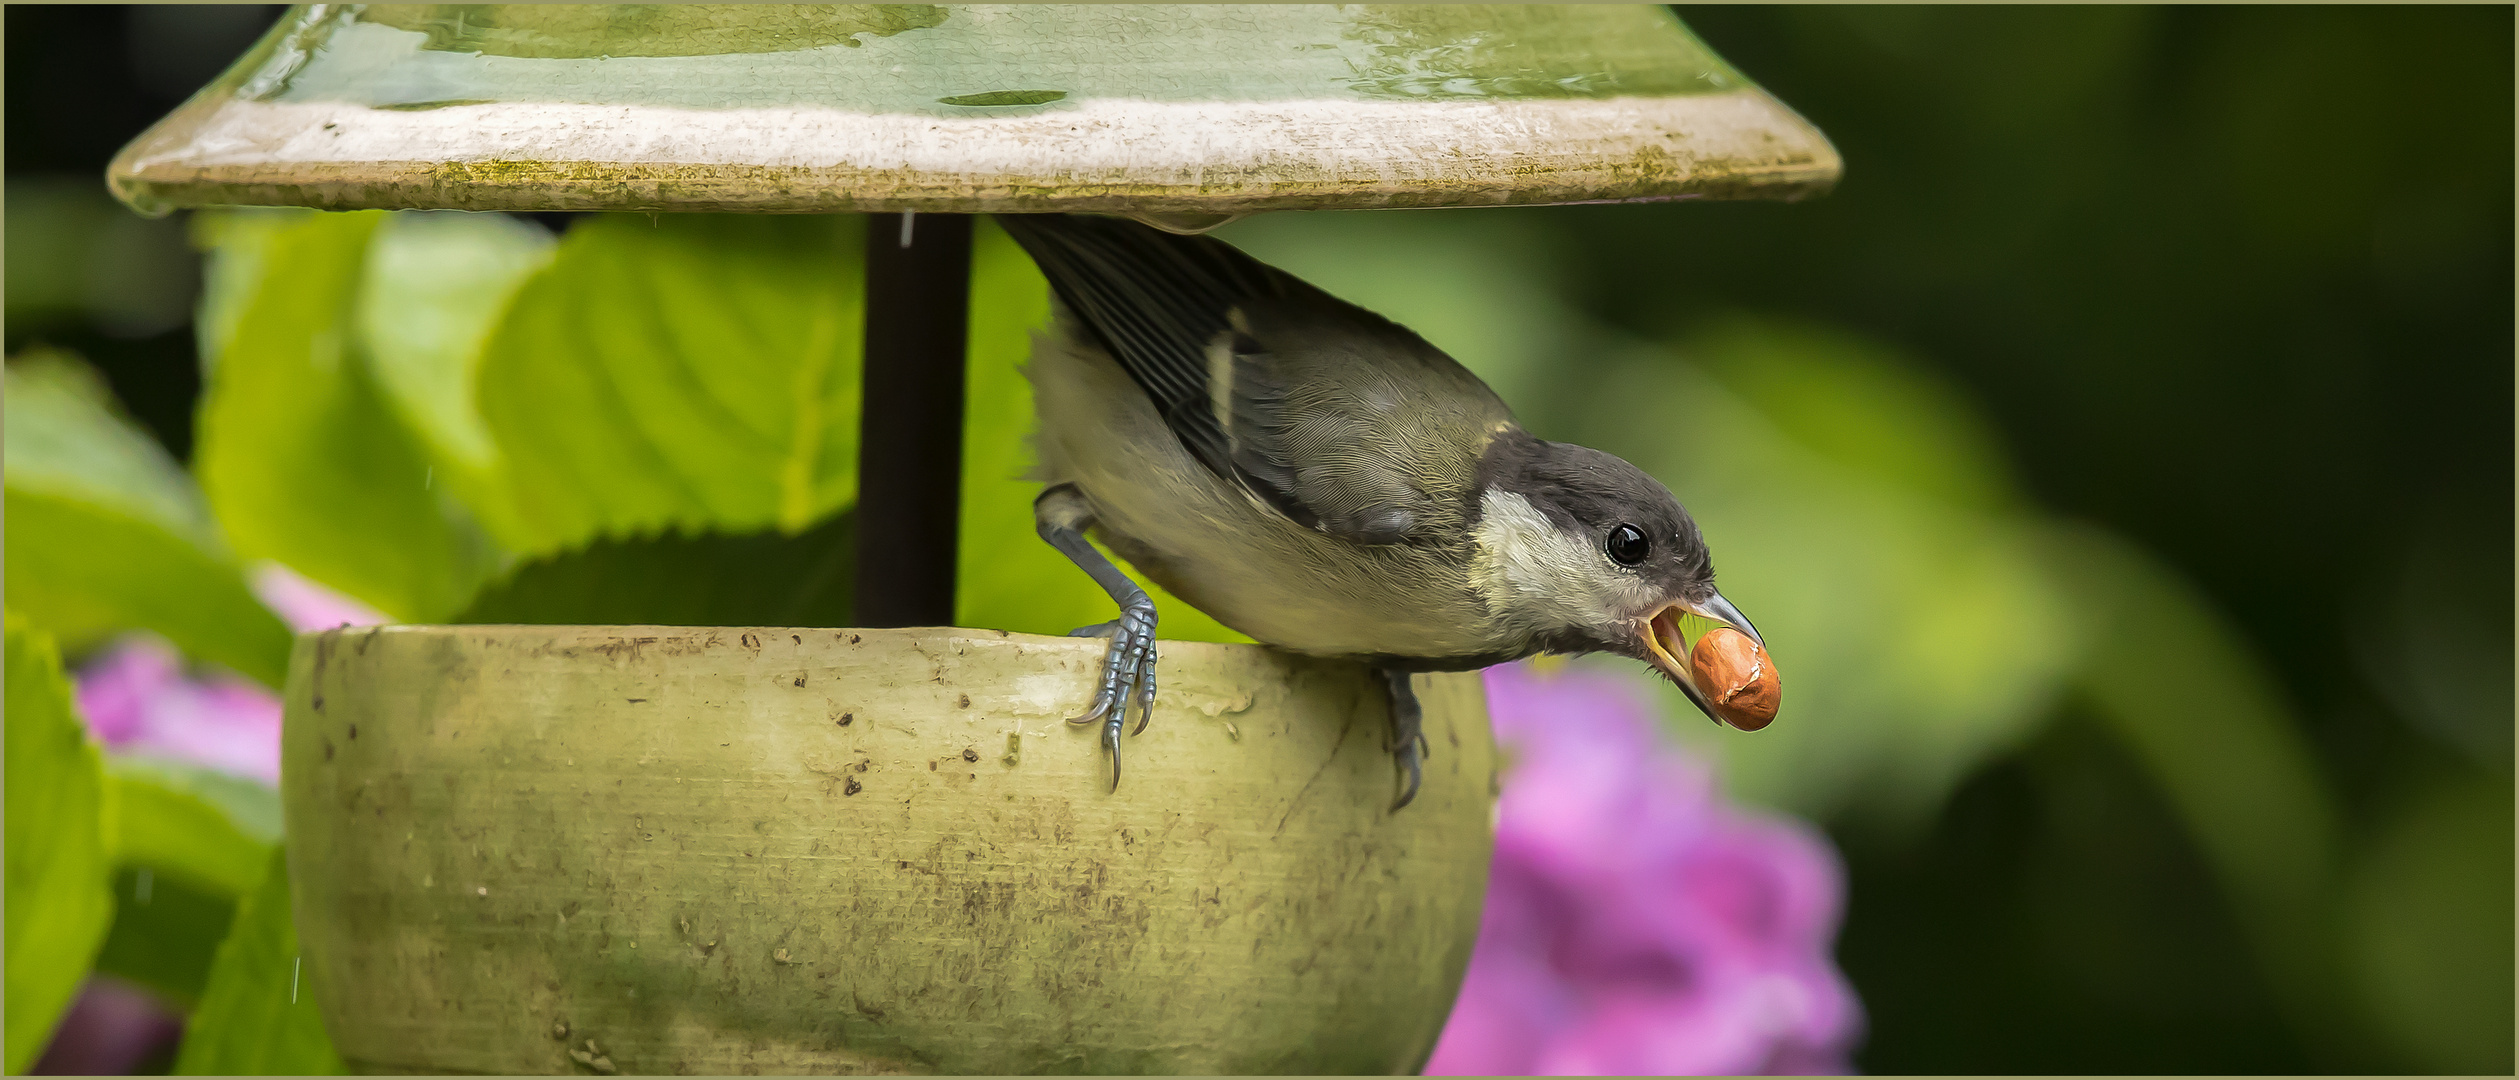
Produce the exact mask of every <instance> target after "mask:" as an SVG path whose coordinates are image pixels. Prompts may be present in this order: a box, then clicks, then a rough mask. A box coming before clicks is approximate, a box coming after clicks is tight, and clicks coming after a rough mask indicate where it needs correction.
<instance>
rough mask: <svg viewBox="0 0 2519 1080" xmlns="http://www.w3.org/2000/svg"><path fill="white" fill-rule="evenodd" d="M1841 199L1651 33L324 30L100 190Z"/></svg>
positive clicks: (936, 20) (262, 68) (1750, 100)
mask: <svg viewBox="0 0 2519 1080" xmlns="http://www.w3.org/2000/svg"><path fill="white" fill-rule="evenodd" d="M1838 168H1839V166H1838V159H1837V156H1836V153H1835V151H1834V149H1833V148H1831V147H1830V146H1829V145H1828V143H1827V140H1826V139H1825V138H1824V137H1822V136H1821V135H1820V134H1819V132H1818V131H1816V130H1815V129H1813V128H1811V127H1810V125H1809V124H1807V123H1805V122H1804V121H1803V120H1802V119H1801V118H1800V117H1798V116H1795V115H1794V114H1793V113H1792V112H1791V111H1790V110H1788V109H1786V108H1784V107H1783V105H1781V104H1780V103H1778V102H1777V101H1775V99H1773V98H1772V97H1769V96H1768V95H1767V94H1766V93H1765V92H1763V91H1761V90H1759V89H1758V88H1757V87H1756V86H1755V85H1753V84H1751V83H1750V82H1749V81H1748V80H1746V79H1744V78H1742V77H1741V75H1740V74H1739V73H1738V72H1735V71H1733V70H1732V69H1731V68H1730V67H1729V66H1727V65H1725V64H1724V63H1723V61H1722V60H1721V59H1720V58H1718V57H1716V56H1715V55H1714V54H1713V52H1712V51H1710V50H1708V49H1707V48H1706V47H1705V46H1704V45H1703V44H1702V43H1700V42H1699V41H1697V39H1696V38H1695V37H1694V36H1693V35H1691V34H1690V33H1689V32H1688V30H1687V28H1685V27H1684V26H1682V25H1680V23H1679V21H1678V20H1677V19H1676V18H1674V17H1672V16H1671V15H1670V13H1669V12H1668V10H1667V9H1664V8H1660V7H1654V6H1619V5H1567V6H1507V5H1427V6H1371V5H1350V6H1335V7H1334V6H1326V5H1305V6H1298V5H1245V6H1234V5H1002V6H1001V5H968V6H963V5H956V6H931V5H915V4H901V5H825V6H811V7H803V6H786V5H654V6H646V5H534V4H519V5H496V4H484V5H390V4H380V5H324V4H317V5H310V6H303V7H298V8H294V9H291V11H290V12H289V14H288V15H287V16H286V17H284V18H283V19H282V20H281V22H280V24H279V25H278V26H276V27H274V28H273V30H272V32H271V33H270V34H269V35H267V36H266V37H265V38H264V40H263V41H262V42H261V43H260V44H258V45H257V46H256V47H255V48H254V49H253V51H252V52H250V53H248V54H247V55H246V56H245V57H244V58H243V59H242V60H240V61H239V62H238V63H237V64H236V65H235V67H233V68H232V69H230V70H229V71H228V73H227V74H226V75H224V76H222V77H221V78H220V79H219V80H218V81H217V82H215V83H213V84H212V85H211V86H210V87H208V88H207V89H205V90H203V91H202V92H201V93H200V94H199V95H196V96H195V97H194V99H193V100H192V101H190V102H188V103H186V104H185V105H184V106H183V107H182V108H180V109H178V110H177V111H176V112H175V113H174V114H172V115H170V116H168V117H167V118H166V119H165V120H163V121H160V122H159V123H158V125H157V126H156V127H154V128H152V129H150V130H149V131H148V132H147V133H145V134H143V135H142V136H141V137H140V138H139V139H137V140H135V141H134V142H133V143H132V144H131V145H130V146H129V147H126V148H125V149H124V151H123V152H122V154H121V155H120V156H118V157H117V158H116V160H115V161H114V163H113V165H112V167H111V180H112V182H113V184H114V187H115V190H116V192H117V193H118V194H120V195H121V196H122V197H123V198H124V199H125V200H126V201H129V202H131V203H132V204H133V205H135V206H139V207H141V208H143V209H152V210H154V209H163V208H166V207H171V206H191V205H209V204H223V203H224V204H285V205H309V206H324V207H333V208H351V207H454V208H462V209H607V210H617V209H650V210H697V209H743V210H765V211H814V210H888V209H919V210H939V211H998V210H1053V209H1056V210H1118V211H1136V212H1147V213H1188V214H1231V213H1241V212H1247V211H1251V210H1261V209H1320V208H1332V207H1377V206H1451V205H1474V204H1496V203H1546V202H1578V201H1597V200H1630V199H1666V198H1681V197H1689V196H1711V197H1794V196H1799V195H1803V194H1808V193H1810V192H1813V191H1815V190H1819V189H1823V188H1825V187H1826V186H1827V185H1828V184H1829V183H1831V182H1833V181H1834V179H1835V178H1836V175H1837V172H1838Z"/></svg>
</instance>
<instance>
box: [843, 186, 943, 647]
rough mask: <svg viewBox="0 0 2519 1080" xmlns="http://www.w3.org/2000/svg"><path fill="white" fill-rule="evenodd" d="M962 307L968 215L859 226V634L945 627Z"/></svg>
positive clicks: (878, 219)
mask: <svg viewBox="0 0 2519 1080" xmlns="http://www.w3.org/2000/svg"><path fill="white" fill-rule="evenodd" d="M970 301H971V219H970V217H969V216H967V215H963V214H915V215H913V214H873V215H869V216H868V217H867V219H866V380H865V395H864V403H863V405H862V406H861V408H862V414H863V417H864V418H863V420H862V421H861V422H860V423H859V425H858V440H859V441H858V451H857V520H856V533H857V592H856V609H857V617H856V623H857V625H859V626H950V625H952V624H953V572H954V541H955V536H956V534H957V532H958V531H959V528H958V527H959V525H960V516H961V507H962V369H963V363H964V359H963V357H964V351H963V344H964V338H965V334H966V327H967V323H968V319H967V316H968V314H969V311H970Z"/></svg>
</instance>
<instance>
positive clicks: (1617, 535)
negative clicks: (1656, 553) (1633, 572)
mask: <svg viewBox="0 0 2519 1080" xmlns="http://www.w3.org/2000/svg"><path fill="white" fill-rule="evenodd" d="M1601 546H1602V547H1603V548H1605V549H1607V550H1608V551H1609V557H1610V558H1612V559H1616V560H1617V561H1618V565H1620V566H1634V565H1635V564H1637V563H1640V562H1643V561H1644V557H1645V556H1647V555H1651V554H1653V541H1651V540H1647V539H1645V537H1644V530H1642V529H1639V528H1636V527H1635V526H1633V525H1620V526H1618V527H1617V528H1615V529H1611V530H1610V531H1609V539H1608V540H1607V541H1606V542H1604V543H1603V544H1602V545H1601Z"/></svg>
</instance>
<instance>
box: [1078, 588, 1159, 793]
mask: <svg viewBox="0 0 2519 1080" xmlns="http://www.w3.org/2000/svg"><path fill="white" fill-rule="evenodd" d="M1068 636H1070V637H1107V638H1110V639H1111V648H1110V651H1108V652H1106V653H1104V654H1103V656H1102V684H1101V687H1100V689H1098V690H1096V691H1095V692H1094V695H1093V707H1092V708H1090V709H1087V710H1085V712H1084V715H1082V716H1076V717H1071V718H1069V719H1068V721H1067V722H1068V723H1070V724H1090V723H1093V722H1095V721H1100V722H1101V723H1102V745H1103V747H1104V748H1105V749H1108V750H1109V751H1110V752H1111V790H1113V791H1118V790H1119V788H1120V729H1121V728H1123V727H1125V726H1127V723H1128V709H1129V705H1130V704H1131V703H1134V704H1135V705H1136V706H1137V729H1136V731H1132V732H1130V734H1132V735H1133V734H1138V733H1141V732H1144V731H1145V730H1146V722H1147V721H1148V720H1152V719H1154V713H1155V609H1154V605H1153V604H1152V603H1146V604H1143V605H1142V606H1137V605H1132V606H1131V607H1130V608H1129V609H1128V610H1127V611H1125V612H1123V613H1122V614H1121V615H1120V617H1119V618H1117V619H1113V620H1111V621H1110V622H1107V623H1098V624H1095V625H1093V626H1086V627H1079V628H1077V630H1076V631H1075V632H1074V633H1072V634H1070V635H1068Z"/></svg>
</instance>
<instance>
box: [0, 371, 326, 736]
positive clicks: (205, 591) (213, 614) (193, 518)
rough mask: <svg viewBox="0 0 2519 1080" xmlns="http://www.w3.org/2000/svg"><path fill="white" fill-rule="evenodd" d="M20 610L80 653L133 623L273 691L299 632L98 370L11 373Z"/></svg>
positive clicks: (11, 500) (12, 574)
mask: <svg viewBox="0 0 2519 1080" xmlns="http://www.w3.org/2000/svg"><path fill="white" fill-rule="evenodd" d="M7 442H8V447H7V455H8V456H7V466H6V469H7V478H8V480H7V489H8V494H7V499H8V502H7V512H8V524H7V533H8V537H7V539H8V543H7V548H8V552H7V564H8V591H9V605H10V607H12V608H13V609H15V610H17V611H18V612H19V613H20V614H22V615H24V616H25V617H26V618H27V620H28V621H29V622H30V623H32V624H34V625H37V626H40V627H43V628H44V629H45V630H47V631H49V632H50V633H52V634H53V635H55V637H56V639H57V640H58V641H59V642H60V643H61V644H62V645H63V646H65V647H67V648H69V649H71V650H74V651H77V650H84V649H86V648H88V647H90V646H93V645H95V644H97V643H98V642H100V641H102V640H103V639H104V638H106V637H108V636H110V635H112V634H115V633H117V632H120V631H123V630H128V629H131V628H134V627H140V628H146V629H149V630H154V631H156V632H158V633H159V634H162V635H164V636H165V637H166V638H167V639H168V640H170V641H173V642H174V643H175V644H176V645H177V646H178V647H179V648H182V649H183V650H184V651H186V652H187V653H190V654H191V655H193V656H195V657H199V658H201V659H204V660H209V661H213V662H215V663H219V664H223V665H226V666H227V667H229V668H232V669H234V670H236V671H238V672H239V673H242V674H244V675H245V676H246V677H248V678H252V679H256V680H259V681H261V682H262V683H264V684H266V685H269V686H274V687H276V686H278V685H280V681H281V679H282V678H283V677H284V676H285V675H286V672H287V666H288V655H289V630H288V627H287V626H285V625H283V624H282V623H281V622H280V620H279V618H278V617H277V616H275V615H273V614H272V613H271V612H270V611H269V610H268V609H266V608H264V607H263V606H262V603H261V601H259V600H257V599H256V598H255V597H254V594H253V591H252V590H251V589H250V588H248V587H247V586H246V584H245V578H244V575H243V572H242V570H241V569H240V568H239V567H238V566H237V564H236V560H235V558H234V556H232V555H231V554H229V552H228V550H227V545H226V543H225V542H224V541H223V540H221V539H220V537H219V534H218V529H217V527H216V526H215V525H213V524H212V523H211V521H210V516H209V511H208V508H207V507H206V506H205V505H204V504H203V502H202V499H201V494H200V492H199V490H198V489H196V488H195V487H194V486H193V483H192V479H191V478H190V477H188V476H186V475H185V474H184V471H183V469H182V467H181V466H178V465H177V464H176V463H175V461H174V459H173V458H172V457H169V456H168V455H167V453H166V451H165V450H164V449H163V448H161V447H160V446H159V445H158V444H157V443H156V441H155V440H152V439H150V438H149V437H148V436H147V435H145V434H143V433H142V432H141V431H140V430H139V429H138V428H137V427H136V426H135V425H133V424H132V422H131V421H130V420H129V419H128V418H126V417H124V416H123V415H121V413H120V412H119V410H118V409H116V407H115V405H114V402H113V398H112V396H111V395H110V394H109V393H108V392H107V391H106V390H105V388H104V385H103V384H102V382H101V381H99V380H98V379H97V378H96V377H95V375H94V373H93V372H92V371H90V370H89V369H88V368H87V366H86V365H85V364H83V363H81V362H79V361H77V360H76V359H74V358H71V357H68V356H65V355H60V354H50V353H40V354H31V355H26V356H22V357H20V358H18V359H16V360H14V361H11V362H10V364H9V368H8V424H7Z"/></svg>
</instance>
